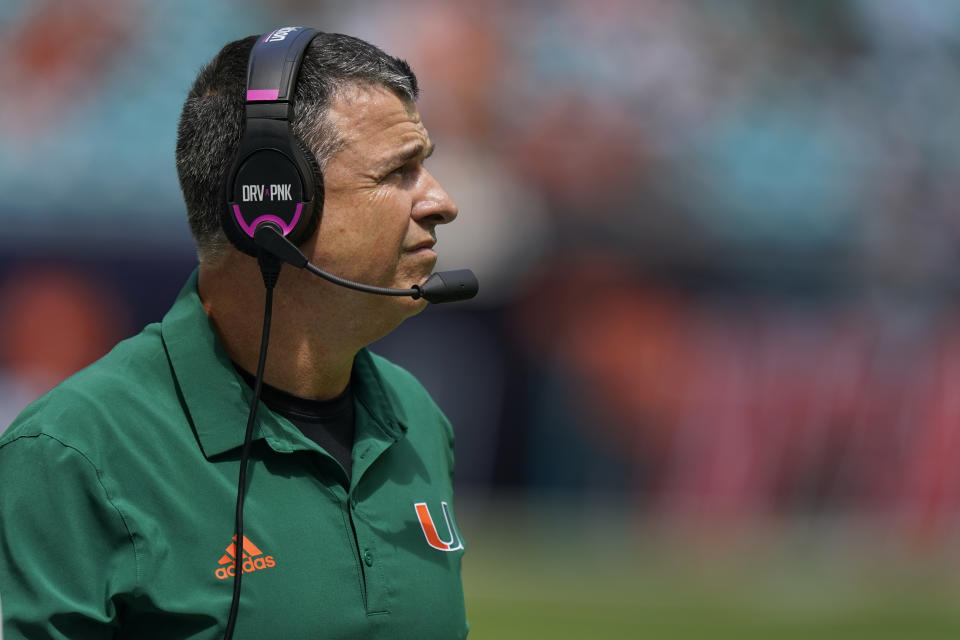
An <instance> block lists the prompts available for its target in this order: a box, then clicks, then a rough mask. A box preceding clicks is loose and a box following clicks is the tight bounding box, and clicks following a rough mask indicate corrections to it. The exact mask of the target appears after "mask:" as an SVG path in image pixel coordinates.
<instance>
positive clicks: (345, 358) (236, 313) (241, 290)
mask: <svg viewBox="0 0 960 640" xmlns="http://www.w3.org/2000/svg"><path fill="white" fill-rule="evenodd" d="M262 283H263V281H262V278H261V277H260V272H259V269H258V267H257V264H256V260H253V259H251V258H249V257H247V256H244V255H242V254H239V253H236V252H232V253H231V255H230V256H227V257H225V258H224V259H223V261H221V262H220V263H217V264H216V265H213V266H210V265H204V264H201V266H200V273H199V285H198V289H199V294H200V299H201V301H202V302H203V306H204V309H205V310H206V312H207V315H208V316H209V317H210V320H211V322H212V323H213V326H214V328H215V330H216V331H217V334H218V335H219V337H220V341H221V343H222V344H223V346H224V349H225V350H226V352H227V354H228V355H229V357H230V358H231V359H232V360H233V361H234V362H235V363H236V364H237V365H239V366H240V367H241V368H243V369H244V370H246V371H248V372H249V373H250V374H252V375H255V374H256V371H257V362H258V359H259V355H260V341H261V335H262V331H263V313H264V298H265V291H264V287H263V284H262ZM370 302H371V301H370V300H369V299H367V297H366V294H357V293H355V292H349V291H344V290H341V289H339V288H337V287H335V286H334V285H330V284H329V283H326V282H323V281H321V280H319V279H318V278H316V277H315V276H313V275H312V274H309V273H307V272H304V271H299V270H295V269H291V268H290V267H289V266H285V267H284V268H283V270H282V271H281V273H280V279H279V281H278V283H277V286H276V288H275V290H274V297H273V311H272V319H271V330H270V342H269V347H268V349H267V363H266V367H265V370H264V376H263V381H264V382H265V383H267V384H269V385H270V386H272V387H275V388H277V389H281V390H283V391H286V392H287V393H292V394H294V395H297V396H300V397H303V398H313V399H317V400H327V399H330V398H335V397H336V396H338V395H340V394H341V393H342V392H343V390H344V389H346V387H347V384H348V383H349V381H350V374H351V373H352V371H353V359H354V357H355V356H356V354H357V352H358V351H359V350H360V349H362V348H363V347H364V346H366V345H367V344H370V343H371V342H373V341H374V340H376V339H378V338H380V337H382V336H383V335H385V334H386V333H387V332H388V331H390V330H391V329H392V328H393V326H390V327H378V326H376V323H370V322H361V321H360V320H358V319H359V318H370V317H371V316H370V315H369V314H368V313H366V312H365V310H364V309H362V308H358V307H363V306H364V305H369V304H370ZM372 317H377V316H376V315H374V316H372ZM394 326H395V325H394Z"/></svg>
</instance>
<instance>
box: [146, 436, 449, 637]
mask: <svg viewBox="0 0 960 640" xmlns="http://www.w3.org/2000/svg"><path fill="white" fill-rule="evenodd" d="M318 455H319V454H315V453H312V452H294V453H288V454H270V453H269V452H267V453H265V454H264V455H262V456H261V457H259V458H258V459H255V460H253V461H252V462H251V467H250V472H249V478H250V481H249V486H248V492H247V497H246V500H245V508H244V536H243V539H242V540H241V541H240V542H239V543H236V542H235V541H234V540H233V531H234V522H233V506H234V501H235V499H236V493H235V491H236V489H235V480H233V478H235V477H236V475H235V473H234V472H233V470H235V469H236V468H237V466H236V465H235V464H233V465H231V464H228V463H224V465H223V466H224V468H222V469H217V470H216V471H215V472H212V473H211V478H210V482H209V483H207V484H206V485H204V486H197V484H196V483H195V482H191V483H188V482H187V481H186V480H185V479H184V480H183V483H184V486H181V487H179V490H177V491H172V492H171V495H177V494H179V495H180V499H177V500H173V501H167V502H163V503H162V504H163V505H164V506H163V507H162V508H161V509H158V511H159V513H157V514H156V516H158V517H153V518H148V519H147V520H146V521H145V522H146V524H145V526H144V528H143V530H142V536H143V539H142V540H141V548H142V555H143V560H142V568H143V573H144V576H143V580H142V583H143V584H144V589H145V593H144V597H142V598H141V599H140V600H139V604H138V605H137V606H138V607H146V606H149V607H150V608H153V609H155V610H156V613H157V615H158V616H159V617H158V618H157V619H162V620H165V621H166V622H165V631H164V632H162V633H159V635H158V636H157V637H170V635H169V633H170V629H171V628H173V627H176V626H177V625H180V624H188V625H189V624H190V621H194V622H196V624H197V628H196V629H194V630H193V631H191V632H190V633H194V632H196V633H197V635H196V637H210V638H216V637H220V636H221V635H222V629H223V625H224V623H225V620H226V617H227V614H228V611H229V608H230V601H231V597H232V593H233V583H234V577H235V574H236V567H237V563H238V559H239V566H240V569H241V571H242V573H243V576H242V589H241V600H240V609H239V615H238V622H237V633H236V635H235V637H236V638H248V637H249V638H254V637H283V638H316V637H324V638H358V637H363V638H394V639H401V638H408V637H409V638H424V639H426V638H444V639H447V638H457V637H463V636H465V633H466V632H465V627H466V624H465V614H464V604H463V592H462V586H461V579H460V565H461V559H462V555H463V552H464V544H463V538H462V535H461V533H460V531H459V528H458V527H457V525H456V519H455V513H454V509H453V506H454V503H453V495H452V486H451V483H450V479H449V474H448V473H446V472H445V470H444V469H434V468H432V467H431V465H429V464H427V462H426V460H425V459H424V458H423V456H422V455H421V453H420V452H418V451H416V449H415V447H413V446H411V445H409V444H407V443H402V442H401V443H398V444H395V445H394V446H393V447H391V448H390V449H388V450H386V451H384V452H383V453H382V454H381V455H380V456H379V457H378V459H377V460H375V461H374V462H372V463H371V464H369V466H368V467H366V468H364V469H363V474H362V476H361V477H359V478H358V480H357V481H356V482H355V483H354V486H353V487H352V488H351V489H349V490H347V489H346V488H344V487H343V486H341V485H340V483H339V482H338V481H337V480H336V478H335V477H333V476H332V474H330V473H328V472H329V470H330V468H329V466H328V465H327V464H326V463H325V461H324V460H323V459H322V458H320V457H318ZM190 484H192V485H193V486H189V485H190ZM188 495H189V496H190V499H186V496H188ZM147 603H149V604H147ZM140 618H141V619H146V618H145V617H144V616H140ZM201 627H202V628H204V629H205V632H200V628H201ZM150 631H151V630H149V629H147V630H144V629H138V630H137V633H136V634H135V637H151V636H150ZM185 631H186V630H185ZM154 632H155V633H156V630H154ZM204 633H206V635H204ZM132 637H134V636H132Z"/></svg>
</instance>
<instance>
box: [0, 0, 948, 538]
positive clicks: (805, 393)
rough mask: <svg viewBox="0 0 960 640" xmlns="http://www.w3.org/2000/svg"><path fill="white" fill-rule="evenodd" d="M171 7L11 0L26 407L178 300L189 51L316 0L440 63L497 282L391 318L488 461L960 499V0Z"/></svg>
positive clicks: (459, 160)
mask: <svg viewBox="0 0 960 640" xmlns="http://www.w3.org/2000/svg"><path fill="white" fill-rule="evenodd" d="M171 4H172V5H173V7H172V8H171V7H166V6H165V7H164V8H163V9H160V8H158V7H156V6H153V4H151V3H147V2H146V1H145V0H143V1H141V2H119V1H108V0H99V1H94V0H75V1H74V2H56V1H54V0H43V1H40V2H29V3H28V2H16V1H14V2H9V1H8V2H6V3H3V4H0V7H5V8H3V9H0V33H2V34H3V36H4V37H3V38H0V43H2V44H0V50H2V51H0V53H2V55H0V78H3V80H4V83H5V86H8V87H10V86H17V87H19V88H20V90H19V91H18V92H16V93H15V95H13V96H8V98H5V100H4V101H3V103H0V138H2V140H3V141H4V143H3V145H2V148H0V188H2V189H3V192H4V193H5V198H4V201H3V202H0V220H3V221H5V222H7V223H8V224H7V225H5V227H6V228H5V232H4V237H3V238H2V239H0V244H3V246H4V249H5V251H4V253H5V255H4V257H3V258H2V259H0V268H2V269H3V271H2V272H0V287H3V288H2V289H0V318H2V319H3V324H2V325H0V326H2V327H3V332H2V333H0V336H2V338H3V342H2V344H0V366H2V375H0V404H2V407H0V416H2V417H6V418H9V417H10V416H11V415H12V414H13V413H15V412H16V410H17V409H18V408H19V407H20V406H22V405H23V404H25V403H26V402H27V401H28V400H29V398H30V397H33V396H36V395H37V394H39V393H41V392H42V391H44V390H45V389H46V388H49V386H50V385H51V384H52V383H53V382H54V381H55V380H56V379H59V378H60V377H62V376H63V375H66V374H68V373H69V372H70V371H71V370H75V369H76V368H77V367H79V366H82V364H83V363H84V361H90V360H92V359H93V358H95V357H96V356H97V355H99V353H102V352H103V351H104V350H105V349H106V348H107V347H108V345H109V344H110V343H112V341H114V340H115V339H117V338H119V337H123V336H124V335H129V334H131V333H133V332H134V331H136V330H138V329H139V327H140V325H142V323H143V322H146V321H149V320H152V319H159V313H162V310H163V309H164V308H165V307H166V306H167V304H169V302H170V301H171V300H172V297H173V295H174V294H175V292H176V290H177V288H178V287H179V285H180V283H181V282H182V280H183V278H184V277H185V274H186V273H187V272H189V269H190V267H191V264H192V262H191V261H192V257H191V255H190V248H189V238H188V237H187V234H186V224H185V217H184V213H183V208H182V203H181V202H180V201H179V193H178V191H177V188H176V182H175V174H174V172H173V152H172V150H173V139H174V132H175V124H176V118H177V115H178V110H179V105H180V102H181V101H182V99H183V97H184V96H185V94H186V90H187V87H188V86H189V82H190V79H191V78H192V76H193V75H194V74H195V73H196V71H197V69H198V68H199V66H200V65H201V64H202V63H203V62H204V61H205V60H206V59H208V58H209V57H210V56H211V55H212V54H213V53H214V52H215V51H216V49H217V48H218V47H219V46H220V45H221V44H222V43H223V42H225V41H227V40H228V39H232V38H237V37H242V36H244V35H247V34H249V33H254V32H258V31H266V30H268V29H270V28H273V27H275V26H279V25H280V24H287V23H289V24H294V23H297V24H309V25H311V26H315V27H317V28H320V29H323V30H330V31H342V32H345V33H350V34H353V35H357V36H359V37H363V38H365V39H368V40H370V41H371V42H374V43H376V44H378V45H380V46H382V47H383V48H384V49H386V50H387V51H389V52H391V53H394V54H396V55H399V56H401V57H403V58H406V59H407V60H409V61H410V63H411V65H412V66H413V68H414V70H415V71H416V72H417V74H418V76H419V78H420V80H421V85H422V87H423V90H422V98H421V101H420V110H421V113H422V114H423V118H424V122H425V123H426V125H427V127H428V128H429V129H430V132H431V136H432V138H433V140H434V141H435V142H436V143H437V153H436V155H435V157H434V158H431V160H430V161H429V163H428V167H429V168H430V169H431V171H432V172H433V173H434V174H435V175H437V177H438V178H439V179H440V181H441V183H442V184H444V185H445V186H446V188H447V190H448V191H449V192H450V193H451V194H452V195H453V196H454V198H455V199H456V200H457V201H458V204H459V206H460V210H461V215H460V217H459V218H458V220H457V222H456V224H454V225H451V226H450V227H449V228H444V229H442V230H441V233H440V238H439V239H440V243H439V245H438V249H439V250H440V253H441V263H442V264H441V265H440V267H441V268H454V267H462V266H469V267H472V268H473V269H474V270H475V271H476V272H477V274H478V276H479V277H480V281H481V296H480V298H478V299H477V300H476V301H475V302H473V303H470V304H467V305H464V306H461V307H459V308H451V309H448V310H441V309H437V310H430V311H428V312H426V313H424V314H422V315H421V316H418V317H417V318H416V319H414V320H411V321H409V322H408V323H407V324H406V325H404V327H402V328H401V330H399V331H398V332H397V333H395V334H393V335H392V336H390V337H388V338H387V339H385V340H384V341H382V342H381V343H379V344H378V345H376V346H375V348H376V349H379V350H380V351H381V352H382V353H384V354H385V355H389V356H391V357H393V358H395V359H397V360H398V361H400V362H402V363H403V364H404V365H405V366H407V367H408V368H410V369H411V370H413V371H414V373H416V374H417V375H418V376H419V377H420V378H421V379H422V380H423V381H424V382H425V383H426V385H427V387H428V388H429V389H430V390H431V392H432V393H433V394H434V395H435V397H436V398H437V399H438V401H439V402H440V404H441V406H443V407H444V409H445V410H446V411H447V412H448V413H449V414H450V415H451V417H452V419H453V421H454V423H455V425H456V426H457V429H458V431H457V437H458V441H457V443H458V467H459V473H460V475H459V478H458V481H459V482H460V483H461V485H462V486H466V487H470V488H472V489H474V490H478V491H483V490H494V489H502V488H504V487H512V488H521V489H537V490H551V489H562V490H567V491H569V490H573V491H578V492H582V495H583V496H590V495H593V494H596V493H597V492H603V493H604V494H606V495H610V494H614V495H618V496H621V497H622V498H623V499H624V500H625V501H626V502H627V503H629V504H631V505H633V506H635V507H636V508H637V509H639V510H640V511H641V512H643V513H654V514H665V515H670V516H680V517H685V518H693V519H695V520H698V521H699V520H700V519H707V520H709V521H711V522H714V521H718V520H721V521H733V522H736V521H738V520H740V519H743V518H753V517H769V516H777V515H793V514H814V515H819V514H823V515H832V514H849V515H853V516H867V517H881V518H888V519H889V521H890V522H891V523H892V524H895V525H896V526H897V527H901V528H903V530H905V531H907V532H908V533H909V534H911V535H916V534H920V535H928V534H938V533H941V532H943V531H946V530H949V529H950V528H951V527H954V526H955V525H956V524H957V518H956V515H957V513H958V508H960V393H958V391H960V315H958V308H957V305H956V301H957V295H956V294H957V288H956V285H955V284H954V280H955V274H956V273H957V272H958V268H957V267H958V266H960V265H958V262H960V251H958V246H960V245H958V240H960V217H958V215H957V213H958V212H957V205H956V202H957V200H958V198H957V197H956V196H957V195H960V194H958V193H957V187H956V185H957V184H960V181H958V180H957V179H956V175H957V173H958V165H960V154H958V153H957V151H956V149H957V148H958V146H960V145H958V144H957V143H958V142H960V110H958V109H957V108H956V105H957V104H960V73H958V70H960V55H958V53H957V52H958V51H960V48H958V44H960V4H958V3H954V2H952V1H951V0H929V1H925V2H920V3H912V2H907V0H847V1H830V0H811V1H808V2H786V1H782V2H779V1H778V2H766V1H761V0H737V1H735V2H720V1H707V0H699V1H695V0H687V1H683V2H677V1H667V0H659V1H655V0H556V1H546V0H540V1H535V0H527V1H522V2H507V1H506V0H476V1H475V2H471V3H449V2H443V1H440V0H429V1H428V0H417V1H411V2H391V1H386V0H383V1H363V2H340V3H337V2H333V3H322V6H321V4H320V3H316V2H307V1H297V0H282V1H276V2H274V3H271V6H270V8H269V9H268V8H267V7H265V6H263V5H260V4H258V3H253V2H241V3H227V2H225V0H224V1H218V2H209V3H203V9H201V10H200V15H199V16H198V15H197V13H196V12H195V11H194V10H193V9H192V7H193V6H194V5H192V4H190V5H189V6H190V7H191V8H189V9H188V3H187V2H186V0H181V1H179V2H173V3H171ZM178 9H179V10H178ZM51 23H52V24H53V25H54V27H55V28H54V29H53V31H51V30H50V24H51ZM41 25H42V26H43V29H39V27H40V26H41ZM38 32H40V33H44V34H46V36H47V37H43V38H39V39H35V38H34V35H35V34H36V33H38ZM51 34H53V35H51ZM104 167H107V168H108V170H106V171H105V170H104ZM7 193H9V194H10V195H9V197H7V196H6V194H7ZM101 194H104V195H101ZM78 229H79V230H78ZM120 246H122V249H120V248H118V247H120ZM38 254H42V255H45V256H48V257H49V259H48V260H45V261H44V269H39V268H35V264H36V260H37V255H38ZM171 255H173V256H177V258H176V259H171V258H170V256H171ZM158 261H159V262H158ZM154 264H157V265H158V266H157V268H154V266H153V265H154ZM24 265H29V268H28V267H25V266H24ZM58 266H59V269H60V272H59V275H58V274H57V271H56V270H57V268H58ZM158 269H162V270H159V271H158ZM147 273H149V274H151V277H152V280H151V283H152V285H151V286H150V287H149V288H148V289H147V290H146V291H144V288H143V287H142V286H140V285H138V283H137V281H136V279H135V278H138V277H140V275H141V274H147ZM134 274H135V275H134ZM125 277H126V280H125ZM131 278H134V279H133V280H131ZM84 279H85V281H81V280H84ZM104 283H106V284H104ZM94 285H96V286H95V287H94ZM93 288H96V292H93V291H92V289H93ZM73 305H76V310H74V306H73ZM28 310H33V311H32V313H34V314H35V315H28ZM85 314H86V315H85ZM90 314H95V315H96V318H99V319H96V318H94V319H91V318H90V317H89V315H90ZM28 318H33V319H32V320H28ZM54 336H60V338H58V339H57V340H55V341H51V338H52V337H54ZM76 345H83V349H79V348H78V347H77V346H76ZM45 368H46V369H45ZM0 428H2V427H0Z"/></svg>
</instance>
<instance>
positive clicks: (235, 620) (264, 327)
mask: <svg viewBox="0 0 960 640" xmlns="http://www.w3.org/2000/svg"><path fill="white" fill-rule="evenodd" d="M417 94H418V87H417V80H416V77H415V76H414V74H413V72H412V71H411V70H410V68H409V66H408V65H407V64H406V63H405V62H403V61H402V60H399V59H397V58H394V57H392V56H389V55H387V54H385V53H384V52H383V51H381V50H380V49H378V48H377V47H375V46H373V45H371V44H369V43H366V42H364V41H362V40H359V39H356V38H352V37H349V36H344V35H339V34H328V33H321V32H316V31H314V30H312V29H306V28H303V27H285V28H282V29H277V30H275V31H272V32H270V33H266V34H263V35H260V36H255V37H250V38H246V39H244V40H239V41H236V42H232V43H230V44H228V45H226V46H225V47H224V48H223V49H222V50H221V51H220V53H219V54H217V56H216V57H215V58H214V59H213V60H212V61H211V62H210V63H209V64H208V65H207V66H206V67H205V68H203V69H202V70H201V72H200V73H199V75H198V77H197V79H196V81H195V83H194V85H193V87H192V89H191V90H190V92H189V95H188V97H187V100H186V102H185V104H184V107H183V111H182V113H181V117H180V125H179V131H178V137H177V151H176V162H177V171H178V174H179V177H180V184H181V188H182V190H183V194H184V199H185V202H186V209H187V215H188V219H189V223H190V228H191V230H192V232H193V235H194V238H195V240H196V245H197V254H198V257H199V266H198V267H197V269H196V270H195V271H194V273H193V274H192V275H191V276H190V278H189V279H188V281H187V283H186V285H185V286H184V288H183V290H182V291H181V293H180V294H179V296H178V297H177V299H176V301H175V302H174V304H173V306H172V308H171V309H170V310H169V312H168V313H167V314H166V315H165V316H164V318H163V319H162V321H161V322H159V323H155V324H151V325H149V326H147V327H146V328H145V329H144V330H143V331H142V332H141V333H140V334H139V335H137V336H135V337H133V338H131V339H129V340H126V341H124V342H121V343H120V344H118V345H117V346H116V347H115V348H114V349H113V350H112V351H111V352H110V353H109V354H108V355H106V356H105V357H104V358H102V359H101V360H99V361H98V362H96V363H94V364H93V365H91V366H90V367H88V368H87V369H84V370H83V371H81V372H80V373H78V374H76V375H74V376H72V377H71V378H69V379H67V380H66V381H64V382H63V383H61V384H60V385H58V386H57V387H56V388H55V389H54V390H52V391H51V392H50V393H48V394H47V395H45V396H44V397H42V398H41V399H40V400H38V401H37V402H35V403H34V404H32V405H31V406H29V407H28V408H27V409H26V410H25V411H24V412H23V413H22V414H21V415H20V416H19V417H18V418H17V420H16V421H15V422H14V423H13V424H12V425H11V426H10V428H9V429H7V430H6V432H4V434H3V436H2V437H0V595H2V597H3V616H4V620H3V631H4V632H5V633H6V637H7V639H8V640H10V639H18V638H71V639H81V640H82V639H92V638H165V639H168V638H187V637H189V638H211V639H213V638H223V637H236V638H285V639H293V638H353V639H357V638H389V639H393V640H396V639H403V638H418V639H429V638H438V639H440V638H442V639H445V640H446V639H450V638H463V637H465V636H466V634H467V623H466V617H465V612H464V601H463V590H462V586H461V579H460V565H461V558H462V554H463V549H464V544H463V538H462V536H461V533H460V531H459V528H458V527H457V524H456V521H455V517H454V509H453V506H454V502H453V486H452V474H453V431H452V428H451V425H450V423H449V422H448V421H447V419H446V418H445V417H444V415H443V414H442V413H441V411H440V410H439V408H438V407H437V406H436V405H435V404H434V402H433V401H432V400H431V398H430V396H429V395H428V393H427V392H426V391H425V390H424V388H423V387H422V386H421V385H420V384H419V383H418V382H417V381H416V380H415V379H414V378H413V377H412V376H411V375H410V374H409V373H407V372H406V371H404V370H403V369H401V368H400V367H398V366H396V365H394V364H391V363H390V362H387V361H386V360H384V359H383V358H380V357H378V356H376V355H374V354H373V353H371V352H370V351H369V350H368V349H367V345H369V344H370V343H371V342H373V341H375V340H377V339H378V338H380V337H382V336H384V335H385V334H387V333H389V332H390V331H391V330H393V329H394V328H395V327H396V326H397V325H399V324H400V323H401V322H402V321H403V320H404V319H406V318H408V317H410V316H411V315H413V314H415V313H417V312H419V311H420V310H422V309H423V307H424V306H425V305H426V304H427V301H430V302H443V301H451V300H457V299H464V298H467V297H470V296H472V295H473V294H474V293H475V292H476V281H475V280H474V279H473V277H472V274H470V273H469V272H467V271H461V272H451V273H447V274H443V273H440V274H433V275H431V271H432V269H433V267H434V265H435V263H436V259H437V254H436V252H435V250H434V245H435V243H436V239H437V238H436V230H437V227H439V226H440V225H443V224H447V223H449V222H451V221H453V220H454V219H455V218H456V216H457V207H456V205H455V204H454V202H453V201H452V200H451V198H450V196H449V195H448V194H447V193H446V192H445V191H444V190H443V188H442V187H441V186H440V184H439V183H438V182H437V181H436V180H435V179H434V178H433V176H432V175H431V174H430V172H429V171H428V170H427V168H426V166H425V162H426V160H427V158H428V157H429V156H430V155H431V153H432V152H433V148H434V147H433V143H432V142H431V140H430V137H429V135H428V132H427V129H426V128H425V127H424V124H423V123H422V122H421V120H420V115H419V113H418V111H417V108H416V105H415V102H416V98H417ZM295 267H301V268H300V269H298V268H295ZM318 275H319V276H321V277H319V278H318V277H317V276H318ZM357 289H359V291H358V290H357Z"/></svg>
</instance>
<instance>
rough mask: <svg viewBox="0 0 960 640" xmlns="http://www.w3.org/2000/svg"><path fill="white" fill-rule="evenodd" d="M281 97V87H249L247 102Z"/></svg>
mask: <svg viewBox="0 0 960 640" xmlns="http://www.w3.org/2000/svg"><path fill="white" fill-rule="evenodd" d="M279 97H280V89H247V102H258V101H263V100H276V99H277V98H279Z"/></svg>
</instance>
